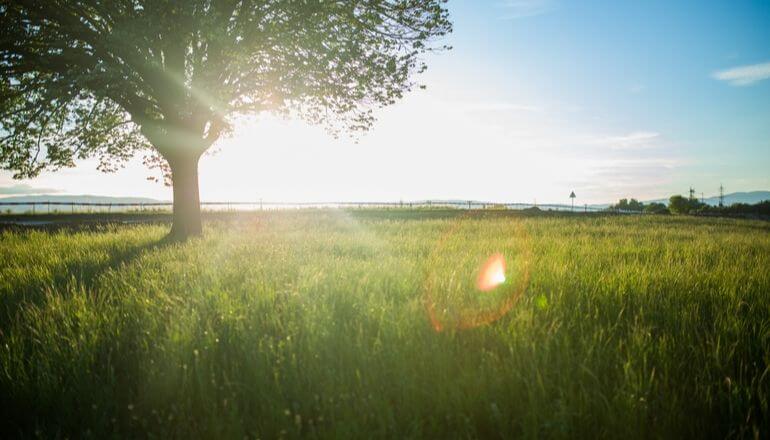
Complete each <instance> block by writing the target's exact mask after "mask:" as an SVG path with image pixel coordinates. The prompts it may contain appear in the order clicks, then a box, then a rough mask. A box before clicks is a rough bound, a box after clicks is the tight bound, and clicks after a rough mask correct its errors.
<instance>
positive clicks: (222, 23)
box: [0, 0, 451, 201]
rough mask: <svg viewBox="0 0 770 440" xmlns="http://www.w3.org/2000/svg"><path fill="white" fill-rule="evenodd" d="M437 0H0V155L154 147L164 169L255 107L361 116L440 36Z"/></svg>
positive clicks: (69, 161)
mask: <svg viewBox="0 0 770 440" xmlns="http://www.w3.org/2000/svg"><path fill="white" fill-rule="evenodd" d="M445 2H446V0H337V1H335V0H45V1H35V0H0V166H2V167H3V168H5V169H8V170H13V171H14V173H15V174H14V176H15V177H17V178H27V177H33V176H35V175H37V174H38V173H39V172H41V171H42V170H44V169H58V168H62V167H69V166H73V165H74V163H75V160H76V159H78V158H86V157H98V158H99V159H100V168H101V169H102V170H105V171H110V170H114V169H115V168H116V167H117V166H120V164H121V163H122V162H124V161H125V160H127V159H128V158H130V157H132V156H133V155H134V154H135V153H136V152H138V151H142V150H144V151H148V150H150V151H156V152H157V153H159V154H160V155H161V156H162V157H163V158H164V159H165V160H167V161H168V163H169V164H170V165H171V168H172V171H173V168H174V163H173V162H174V161H175V160H177V158H178V157H195V158H196V160H197V157H199V156H200V154H202V152H204V151H205V150H206V149H207V148H209V147H210V146H211V145H212V143H213V142H214V141H216V140H217V139H218V138H219V137H220V136H222V135H223V134H225V133H227V132H228V131H229V130H230V129H231V128H232V123H233V120H234V118H235V117H236V116H237V115H247V114H254V113H258V112H262V111H271V112H276V113H280V114H287V115H291V116H295V117H300V118H303V119H305V120H307V121H309V122H311V123H317V124H323V125H325V126H326V127H327V128H328V129H329V130H330V131H331V132H332V133H334V134H336V133H339V132H340V131H352V132H356V131H360V130H367V129H368V128H370V127H371V125H372V123H373V121H374V117H373V113H372V110H373V109H375V108H377V107H382V106H386V105H389V104H392V103H394V102H395V101H396V100H397V99H399V98H401V97H402V96H403V95H404V93H406V92H407V91H409V90H411V89H413V88H414V87H415V86H417V85H418V84H416V83H415V82H414V80H413V79H412V75H413V74H414V73H420V72H422V71H424V70H425V69H426V65H425V62H424V60H423V59H422V57H421V55H422V54H424V53H425V52H428V51H434V50H440V49H443V48H446V46H434V45H432V44H433V41H434V39H436V38H437V37H441V36H444V35H446V34H447V33H448V32H450V31H451V23H450V21H449V16H448V12H447V10H446V8H445V5H444V4H445ZM196 167H197V162H196ZM196 170H197V168H196ZM196 172H197V171H196ZM195 179H196V181H197V174H196V176H195ZM196 191H197V189H196ZM175 201H176V199H175Z"/></svg>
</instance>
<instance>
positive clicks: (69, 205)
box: [0, 199, 627, 214]
mask: <svg viewBox="0 0 770 440" xmlns="http://www.w3.org/2000/svg"><path fill="white" fill-rule="evenodd" d="M172 206H173V203H171V202H147V203H142V202H60V201H15V202H3V201H2V199H0V211H2V212H9V211H10V212H12V213H32V214H43V213H47V214H51V213H72V214H74V213H83V212H107V213H112V212H126V211H129V212H137V211H138V212H143V211H152V210H169V209H171V207H172ZM201 207H202V208H203V209H204V210H212V211H255V210H275V209H302V208H386V209H391V208H393V209H395V208H412V209H415V208H419V209H425V208H453V209H510V210H522V209H531V208H538V209H541V210H546V211H549V210H550V211H573V212H583V213H588V212H602V211H607V209H606V208H599V207H593V206H588V205H583V206H574V207H573V206H572V205H562V204H533V203H495V202H480V201H473V200H468V201H460V200H452V201H442V200H422V201H399V202H268V201H259V202H201ZM613 212H615V211H613ZM621 213H627V212H625V211H624V212H621Z"/></svg>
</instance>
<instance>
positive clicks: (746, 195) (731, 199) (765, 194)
mask: <svg viewBox="0 0 770 440" xmlns="http://www.w3.org/2000/svg"><path fill="white" fill-rule="evenodd" d="M682 195H683V196H685V197H687V194H682ZM699 199H700V198H699ZM765 200H770V191H747V192H734V193H730V194H725V202H724V203H725V205H726V206H730V205H732V204H733V203H746V204H749V205H753V204H755V203H759V202H764V201H765ZM652 202H659V203H665V204H668V199H667V198H666V199H657V200H646V201H645V202H644V203H652ZM703 202H704V203H706V204H707V205H712V206H718V205H719V196H712V197H706V198H704V199H703Z"/></svg>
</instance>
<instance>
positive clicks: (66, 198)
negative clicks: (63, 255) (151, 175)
mask: <svg viewBox="0 0 770 440" xmlns="http://www.w3.org/2000/svg"><path fill="white" fill-rule="evenodd" d="M1 202H14V203H32V202H60V203H73V202H74V203H160V202H164V200H156V199H151V198H148V197H108V196H92V195H85V194H84V195H45V194H42V195H34V196H12V197H0V203H1ZM38 209H39V207H38ZM65 209H68V208H67V207H63V206H60V207H58V210H59V211H63V210H65ZM9 210H10V211H11V212H12V213H23V212H26V211H29V210H31V208H30V206H24V205H18V206H2V205H0V212H8V211H9ZM51 210H52V211H53V210H54V208H53V207H51Z"/></svg>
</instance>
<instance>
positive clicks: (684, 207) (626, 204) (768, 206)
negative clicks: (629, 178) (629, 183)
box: [609, 195, 770, 216]
mask: <svg viewBox="0 0 770 440" xmlns="http://www.w3.org/2000/svg"><path fill="white" fill-rule="evenodd" d="M609 210H611V211H621V212H639V213H642V212H643V213H646V214H691V215H762V216H770V200H765V201H763V202H759V203H755V204H753V205H751V204H748V203H733V204H732V205H730V206H712V205H709V204H707V203H702V202H701V201H700V200H698V199H696V198H687V197H684V196H681V195H673V196H671V197H670V198H669V199H668V206H666V205H665V204H663V203H659V202H651V203H642V202H640V201H638V200H636V199H630V200H629V199H620V200H619V201H618V203H616V204H614V205H610V207H609Z"/></svg>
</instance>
